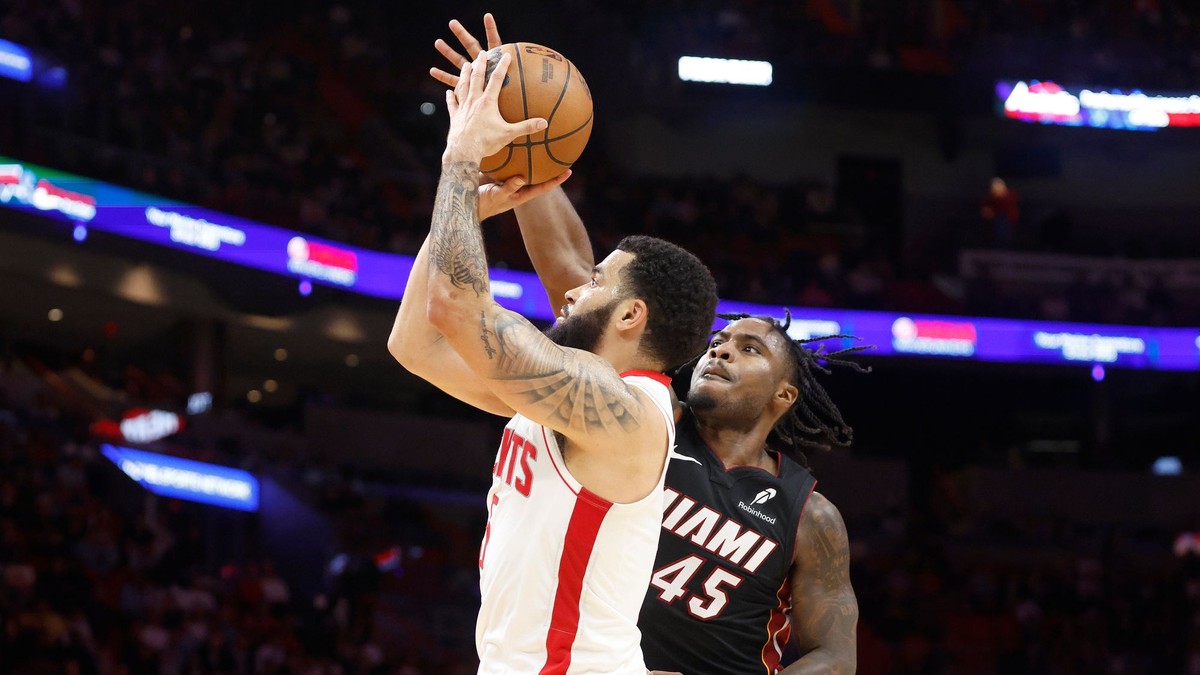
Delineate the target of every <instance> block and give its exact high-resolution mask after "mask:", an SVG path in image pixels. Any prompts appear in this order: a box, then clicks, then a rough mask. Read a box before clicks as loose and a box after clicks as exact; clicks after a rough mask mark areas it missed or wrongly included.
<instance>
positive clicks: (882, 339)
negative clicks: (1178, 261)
mask: <svg viewBox="0 0 1200 675" xmlns="http://www.w3.org/2000/svg"><path fill="white" fill-rule="evenodd" d="M0 206H6V207H9V208H13V209H19V210H22V211H26V212H30V213H36V214H38V215H42V216H45V217H48V218H52V219H55V220H59V221H65V222H68V223H75V224H76V228H77V229H78V228H79V227H89V228H95V229H97V230H102V231H105V232H109V233H112V234H116V235H120V236H123V237H128V238H131V239H137V240H140V241H143V242H148V243H151V244H157V245H160V246H165V247H169V248H173V249H177V250H181V251H188V252H191V253H195V254H197V255H203V256H207V257H210V258H215V259H217V260H224V261H226V262H231V263H234V264H238V265H244V266H246V267H251V268H255V269H259V270H265V271H267V272H273V273H275V274H281V275H284V276H290V277H294V278H299V279H309V280H312V281H314V282H316V283H321V284H325V285H328V286H333V287H337V288H343V289H346V290H348V291H352V292H355V293H361V294H364V295H369V296H373V297H377V298H383V299H387V300H398V299H399V298H400V296H401V295H403V292H404V284H405V282H406V281H407V279H408V275H409V273H410V272H411V271H412V266H413V258H412V256H404V255H395V254H389V253H381V252H378V251H370V250H367V249H361V248H356V247H354V246H349V245H346V244H340V243H335V242H331V241H326V240H323V239H319V238H317V237H311V236H309V235H306V234H301V233H299V232H294V231H291V230H285V229H283V228H279V227H272V226H269V225H263V224H261V223H255V222H253V221H249V220H245V219H242V218H237V217H234V216H230V215H226V214H223V213H218V212H216V211H210V210H207V209H203V208H200V207H198V206H192V205H189V204H183V203H180V202H173V201H169V200H166V199H163V198H161V197H154V196H152V195H147V194H143V193H140V192H134V191H133V190H127V189H125V188H120V187H116V186H113V185H109V184H107V183H103V182H100V181H96V180H91V179H87V178H81V177H79V176H73V175H71V174H67V173H62V172H57V171H53V170H50V169H44V168H42V167H37V166H31V165H29V164H24V163H21V162H19V161H17V160H12V159H7V158H4V157H0ZM489 274H490V275H491V279H492V294H493V295H494V296H495V298H496V301H497V302H499V303H500V304H501V305H503V306H505V307H507V308H508V309H511V310H513V311H516V312H519V313H520V314H522V315H524V316H526V317H528V318H530V319H534V320H539V321H552V320H553V319H554V317H555V310H554V308H553V307H551V306H550V301H549V299H548V298H547V297H546V293H545V291H544V290H543V289H542V286H541V283H540V282H539V281H538V278H537V276H536V275H534V274H532V273H529V272H513V271H511V270H498V269H490V270H489ZM792 310H793V315H794V320H793V322H792V327H791V332H792V335H793V337H819V336H823V335H833V334H836V333H846V334H853V335H857V336H859V337H861V338H862V342H861V343H857V344H869V345H874V346H875V348H876V349H875V350H874V351H873V352H870V353H871V354H873V355H879V356H911V357H933V358H944V359H953V360H965V361H990V362H1000V363H1044V364H1090V365H1095V364H1103V365H1105V366H1109V365H1111V366H1116V367H1121V368H1138V369H1142V368H1144V369H1153V370H1196V371H1200V328H1152V327H1139V326H1105V325H1098V324H1075V323H1062V322H1050V321H1023V320H1014V319H991V318H982V317H959V316H934V315H917V314H897V313H894V312H873V311H861V310H847V309H810V308H792ZM718 311H720V312H723V313H724V312H728V313H739V312H745V313H747V314H756V315H767V316H775V317H781V316H782V315H783V307H782V306H779V305H755V304H750V303H745V302H737V301H731V300H724V301H722V302H721V303H720V304H719V305H718ZM840 344H842V345H843V346H849V345H850V344H851V343H850V342H848V341H847V342H844V343H840ZM835 346H838V345H832V344H831V345H830V347H835Z"/></svg>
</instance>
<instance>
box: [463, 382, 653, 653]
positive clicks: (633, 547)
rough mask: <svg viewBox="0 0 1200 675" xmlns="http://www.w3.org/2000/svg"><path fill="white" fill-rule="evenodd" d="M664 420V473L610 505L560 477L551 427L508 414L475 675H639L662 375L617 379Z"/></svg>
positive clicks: (486, 541) (483, 563)
mask: <svg viewBox="0 0 1200 675" xmlns="http://www.w3.org/2000/svg"><path fill="white" fill-rule="evenodd" d="M621 377H623V378H624V379H625V382H626V383H628V384H630V385H632V386H635V387H638V388H639V389H641V390H642V391H644V392H646V393H647V394H649V396H650V398H651V399H652V400H653V401H654V403H655V405H656V406H657V407H658V408H659V409H660V412H661V414H662V416H663V418H664V420H665V424H666V425H667V445H666V446H665V447H663V448H659V449H657V450H658V451H660V452H661V453H662V454H663V472H662V474H661V475H660V476H659V477H658V485H657V487H655V489H654V490H653V491H651V493H650V494H648V495H646V497H644V498H643V499H641V500H639V501H637V502H633V503H630V504H614V503H612V502H610V501H608V500H606V499H603V498H601V497H598V496H596V495H595V494H592V493H591V492H588V490H587V489H586V488H584V487H583V486H582V485H580V484H579V481H577V480H575V477H574V476H572V475H571V474H570V472H568V471H567V467H566V464H565V463H564V462H563V457H562V452H561V450H560V448H559V447H558V442H557V441H556V440H555V437H554V432H553V431H552V430H550V429H547V428H545V427H543V426H542V425H540V424H537V423H535V422H533V421H531V420H529V419H528V418H526V417H524V416H522V415H517V416H515V417H513V418H512V420H511V421H510V422H509V423H508V426H506V427H505V429H504V438H503V440H502V441H501V443H500V450H499V452H497V454H496V465H495V467H494V470H493V478H492V489H491V491H490V492H489V493H488V525H487V531H486V532H485V534H484V536H483V544H482V546H481V547H480V551H479V568H480V573H479V577H480V579H479V586H480V591H481V592H482V595H483V602H482V605H481V607H480V610H479V622H478V624H477V625H476V628H475V646H476V648H477V649H478V650H479V661H480V666H479V672H480V673H485V674H489V675H491V674H501V673H503V674H504V675H514V674H515V675H551V674H554V675H560V674H569V675H576V674H578V673H597V674H598V673H605V674H606V675H613V674H616V675H625V674H628V675H646V666H645V664H644V663H643V661H642V650H641V633H640V632H639V631H638V628H637V619H638V613H639V612H640V611H641V606H642V599H643V598H644V596H645V594H646V588H647V587H648V586H649V585H650V576H651V574H652V572H653V568H654V556H655V553H656V551H657V549H658V533H659V531H660V530H661V529H662V528H661V523H662V503H663V479H664V477H665V476H666V465H667V458H666V455H667V449H668V448H670V447H672V446H674V444H675V424H674V418H673V415H672V414H671V398H670V392H669V390H668V383H669V382H670V380H669V379H668V378H667V377H666V376H664V375H661V374H659V373H650V372H646V371H630V372H626V373H622V374H621Z"/></svg>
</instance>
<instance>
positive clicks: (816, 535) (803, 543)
mask: <svg viewBox="0 0 1200 675" xmlns="http://www.w3.org/2000/svg"><path fill="white" fill-rule="evenodd" d="M792 608H793V609H792V626H793V627H794V629H795V631H796V638H797V639H798V640H799V642H800V650H801V652H804V656H803V657H801V658H800V659H799V660H797V661H796V662H795V663H793V664H792V665H790V666H788V667H787V668H786V669H784V671H783V672H784V673H785V674H786V675H846V674H850V673H853V672H854V671H855V668H857V667H858V657H857V646H856V639H855V630H856V627H857V625H858V600H857V599H856V598H855V597H854V589H853V588H852V587H851V586H850V542H849V538H848V537H847V535H846V524H845V522H843V521H842V515H841V514H840V513H838V510H837V507H835V506H834V505H833V503H832V502H830V501H829V500H828V499H826V498H825V496H824V495H822V494H821V493H819V492H814V493H812V496H811V497H810V498H809V502H808V506H807V507H806V508H805V509H804V516H803V517H802V518H801V520H800V527H799V529H798V532H797V534H796V561H795V564H794V565H793V567H792Z"/></svg>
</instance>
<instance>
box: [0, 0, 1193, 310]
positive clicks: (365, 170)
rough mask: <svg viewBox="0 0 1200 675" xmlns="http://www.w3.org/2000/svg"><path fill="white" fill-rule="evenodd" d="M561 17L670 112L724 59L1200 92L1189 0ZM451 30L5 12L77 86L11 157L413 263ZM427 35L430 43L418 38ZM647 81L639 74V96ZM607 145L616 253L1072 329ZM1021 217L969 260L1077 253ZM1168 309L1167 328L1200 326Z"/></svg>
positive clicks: (736, 280) (559, 30) (551, 37)
mask: <svg viewBox="0 0 1200 675" xmlns="http://www.w3.org/2000/svg"><path fill="white" fill-rule="evenodd" d="M483 9H497V11H500V9H503V10H504V11H505V12H507V14H505V15H504V16H505V17H506V19H507V20H508V21H510V22H511V23H512V24H513V25H528V26H544V25H546V24H547V23H548V22H546V21H545V20H544V19H540V20H539V18H538V17H537V15H536V13H535V11H534V10H533V9H532V8H529V7H511V8H510V7H508V6H505V7H503V8H492V7H484V6H482V5H480V6H471V7H463V8H461V11H460V14H461V15H462V16H463V18H465V19H469V20H472V21H473V20H474V19H475V17H477V16H478V15H479V14H480V13H481V12H482V10H483ZM560 10H561V11H562V12H564V13H566V12H569V13H570V15H571V16H572V21H570V22H552V25H550V26H547V27H546V28H545V29H544V30H545V37H544V38H541V39H545V40H547V41H550V42H553V43H555V44H557V43H558V41H562V43H569V44H572V49H573V50H574V51H575V52H577V53H579V54H581V56H580V58H581V59H588V60H589V61H590V62H594V63H601V62H614V60H615V63H616V64H617V65H616V66H614V67H613V68H610V69H597V70H596V71H595V72H593V73H592V74H590V75H589V79H591V80H592V81H593V88H596V89H599V88H600V87H602V86H605V84H609V85H612V86H614V87H615V86H622V87H626V88H627V87H629V86H635V87H642V88H643V89H645V90H646V91H651V90H653V91H655V92H658V93H656V94H655V97H658V98H661V97H662V96H660V94H661V93H662V92H668V91H669V90H670V89H671V88H672V87H677V86H678V83H677V82H676V81H675V77H674V74H673V73H671V72H669V69H668V70H664V68H663V67H662V66H661V65H659V66H656V65H654V64H670V63H672V62H673V60H672V58H668V57H671V56H675V55H678V54H680V53H685V52H688V51H691V50H695V49H701V48H703V49H702V51H703V52H704V53H711V54H717V53H719V54H723V55H727V56H735V57H736V56H744V55H758V54H767V55H769V56H770V58H771V59H772V60H773V61H776V62H778V63H781V64H783V65H784V66H786V67H785V68H780V72H781V73H788V72H797V73H817V72H819V73H826V74H827V75H828V74H830V73H832V74H833V75H829V76H831V77H834V78H835V79H840V78H842V75H839V74H838V73H841V72H843V70H844V69H847V68H848V69H859V70H863V69H865V70H874V71H881V72H895V73H899V74H909V75H912V74H922V73H923V74H934V75H945V76H953V75H955V74H970V75H971V76H972V77H983V78H984V79H986V78H988V77H993V76H997V77H998V76H1011V75H1012V74H1014V73H1016V74H1018V75H1020V76H1025V74H1026V73H1039V74H1040V75H1041V76H1053V77H1059V78H1061V79H1064V80H1067V81H1081V82H1111V83H1114V84H1116V85H1120V84H1122V83H1125V82H1136V83H1137V84H1140V85H1145V86H1151V85H1159V86H1163V87H1168V88H1170V87H1176V88H1182V87H1188V86H1193V87H1194V86H1196V85H1197V84H1200V80H1198V79H1197V78H1200V35H1198V32H1200V22H1198V21H1197V19H1198V18H1200V17H1198V16H1197V13H1196V11H1195V8H1194V7H1192V6H1191V5H1190V4H1185V3H1181V2H1177V1H1174V0H1121V1H1118V2H1106V3H1085V2H1067V1H1062V0H1021V1H1015V0H1010V1H1006V2H974V1H971V0H907V1H905V2H869V1H864V0H807V1H806V2H798V3H775V2H758V1H744V2H736V3H735V2H726V1H717V0H711V1H706V2H700V3H696V2H690V1H689V2H683V1H680V0H677V1H673V2H663V3H635V2H629V1H624V0H623V1H621V2H616V3H605V4H604V5H603V6H601V5H600V4H599V3H594V2H587V1H585V0H568V1H567V2H565V3H562V4H560ZM456 11H458V10H456ZM444 13H445V12H444V9H443V8H441V7H436V6H435V7H428V6H420V7H409V8H406V9H405V16H404V18H403V20H401V19H399V18H397V17H394V16H391V15H389V14H388V12H387V11H386V10H385V9H384V8H382V7H379V6H373V5H369V4H366V5H364V4H354V5H352V4H341V3H336V2H323V1H319V0H308V1H306V2H300V3H291V4H289V5H286V6H283V5H280V6H274V5H264V4H261V3H260V4H250V5H247V4H246V3H238V2H232V0H215V1H214V2H209V3H203V4H198V5H188V6H183V7H177V8H173V10H172V11H171V12H163V11H162V10H161V7H159V6H158V5H157V4H156V3H152V2H148V1H146V0H117V1H116V2H95V1H88V0H64V1H63V2H58V3H47V2H41V1H39V0H14V1H13V2H9V3H6V4H5V7H4V9H2V10H0V36H3V37H4V38H5V39H9V40H12V41H14V42H17V43H21V44H25V45H28V46H30V47H32V48H34V49H35V50H39V51H41V52H44V53H47V54H51V55H53V56H54V57H55V58H56V59H59V60H61V62H62V63H63V64H64V65H65V66H66V68H67V70H68V72H69V86H68V87H67V88H66V90H64V91H58V92H55V91H37V90H34V89H26V90H23V94H22V97H23V99H24V100H23V101H22V104H21V105H17V106H13V107H11V108H7V109H6V110H5V111H3V112H0V115H4V116H5V117H4V118H3V119H4V121H5V122H6V123H5V124H0V152H8V153H9V154H14V155H16V156H19V157H21V158H22V159H26V160H28V161H32V162H35V163H44V164H46V165H48V166H52V167H55V168H59V169H64V170H68V171H72V172H76V173H81V174H84V175H90V176H96V177H101V178H103V179H105V180H110V181H112V182H115V183H118V184H123V185H129V186H132V187H135V188H137V189H141V190H144V191H148V192H151V193H155V194H162V195H166V196H168V197H172V198H177V199H181V200H184V201H188V202H192V203H198V204H202V205H205V206H209V207H212V208H215V209H217V210H221V211H225V212H228V213H233V214H237V215H240V216H245V217H249V218H252V219H256V220H260V221H264V222H268V223H273V224H277V225H281V226H285V227H289V228H294V229H299V230H302V231H306V232H310V233H313V234H318V235H322V236H325V237H329V238H332V239H334V240H338V241H345V242H349V243H352V244H355V245H358V246H363V247H367V248H373V249H380V250H388V251H394V252H400V253H413V252H415V250H416V248H417V247H418V246H419V243H420V241H421V239H422V237H423V235H424V233H425V232H426V231H427V227H428V218H429V212H430V208H431V205H432V201H433V198H432V197H433V194H432V192H433V188H434V185H435V180H436V176H435V173H434V171H435V169H436V167H437V165H438V160H437V158H438V156H439V152H440V142H441V136H442V133H443V127H442V125H443V120H442V119H441V113H439V112H437V108H438V106H435V105H432V104H429V105H425V106H423V105H422V104H426V103H428V102H430V101H432V102H437V101H440V100H441V98H440V89H441V86H440V85H438V84H436V83H434V82H433V81H432V80H431V79H429V78H428V77H427V75H426V74H425V67H424V65H422V66H421V67H416V66H414V65H413V64H428V65H434V64H436V63H437V57H436V55H435V54H434V52H433V50H432V49H431V48H430V44H429V43H430V42H431V40H432V38H433V37H435V36H439V35H444V31H443V30H442V28H441V26H443V25H444V23H443V22H444V21H445V19H446V18H447V17H446V16H444ZM413 26H421V27H430V33H429V35H427V36H425V37H421V38H419V39H414V35H413V33H414V29H413ZM502 28H503V26H502ZM660 51H661V52H663V53H661V54H660V53H658V52H660ZM589 54H591V55H590V56H589ZM629 73H636V77H635V80H634V82H633V83H632V85H631V84H630V83H629V82H628V79H629V75H628V74H629ZM611 104H612V105H614V106H620V105H622V102H621V101H620V100H614V101H612V102H611ZM629 104H630V103H629V102H626V103H625V105H629ZM593 145H595V146H596V147H593V148H591V149H590V150H589V152H588V153H587V155H585V158H584V162H583V165H582V166H581V170H580V171H579V173H578V175H577V177H576V178H574V179H573V180H572V185H571V194H572V196H573V198H574V200H575V203H576V204H578V205H579V208H580V210H581V211H582V212H583V213H584V215H585V221H586V222H587V223H588V224H589V227H590V228H592V231H593V238H594V239H595V240H596V245H597V247H598V248H599V249H605V248H606V247H607V246H609V245H610V243H611V241H612V240H614V239H616V238H618V237H619V235H620V234H623V233H628V232H631V231H638V230H641V231H645V232H650V233H656V234H661V235H663V236H666V237H669V238H672V239H675V240H678V241H680V243H683V244H685V245H687V246H689V247H690V248H692V250H694V251H695V252H696V253H697V254H698V255H700V256H701V257H702V258H703V259H704V260H705V261H706V262H708V263H709V264H710V266H712V267H713V269H714V271H715V272H716V274H717V276H718V279H719V281H720V283H721V287H720V290H721V293H722V294H723V296H725V297H730V298H737V299H743V300H749V301H758V302H766V303H772V304H788V305H803V306H813V307H825V306H839V307H855V308H868V309H870V308H886V309H895V310H902V311H929V312H948V313H955V312H961V311H969V310H972V309H975V308H978V307H980V306H981V305H982V306H990V305H996V306H998V307H999V311H1002V312H1004V313H1007V314H1018V315H1022V316H1032V317H1039V316H1047V315H1049V316H1054V315H1055V314H1056V312H1055V311H1053V308H1052V309H1051V311H1049V312H1044V311H1043V309H1042V308H1041V307H1032V308H1030V307H1028V306H1027V303H1024V302H1022V301H1021V300H1020V299H1012V300H1009V299H1006V298H1004V297H1000V298H987V297H979V296H970V295H968V294H967V292H966V291H965V290H964V289H963V288H962V287H961V286H954V285H953V284H939V283H937V279H935V277H936V276H938V275H944V276H951V277H953V276H955V275H956V273H957V270H954V269H952V267H953V265H952V261H953V255H941V256H932V257H931V259H924V260H917V261H914V260H913V259H912V257H911V256H910V257H909V259H905V258H904V255H903V253H902V252H901V250H900V247H899V246H898V244H897V242H898V237H899V225H896V226H895V227H893V228H892V229H893V230H895V231H884V230H886V229H887V228H878V227H871V226H869V225H871V224H864V222H863V219H862V217H861V214H862V212H863V210H864V205H862V204H854V203H846V202H845V200H844V199H841V200H839V199H838V197H837V195H835V189H834V188H833V187H832V186H830V185H828V184H821V183H814V184H794V185H784V186H778V185H767V184H764V183H762V182H761V181H757V180H753V179H750V178H735V179H733V180H723V181H716V180H709V179H703V178H692V179H647V178H645V177H634V176H630V175H627V174H625V173H624V172H622V171H621V170H618V169H616V168H614V167H613V166H612V165H611V164H610V163H609V162H608V161H607V160H606V158H605V157H604V155H603V153H604V148H602V147H600V144H593ZM1001 202H1002V203H998V204H992V205H991V206H988V207H986V208H988V209H990V213H991V215H985V216H984V218H985V220H987V221H988V222H987V225H988V227H989V231H988V233H987V235H986V237H984V238H983V239H984V241H978V240H974V241H972V240H970V238H964V241H962V242H951V243H952V244H959V245H969V244H972V243H983V244H985V245H994V246H1001V247H1018V248H1020V247H1028V248H1034V249H1037V248H1042V247H1051V248H1063V247H1064V246H1066V247H1069V246H1070V245H1071V242H1069V241H1067V242H1061V241H1056V240H1052V241H1042V240H1040V239H1039V238H1038V237H1039V235H1037V234H1031V233H1034V232H1036V231H1038V230H1039V229H1040V228H1041V229H1044V228H1042V225H1044V224H1045V223H1040V222H1039V223H1030V222H1021V220H1020V218H1019V213H1018V212H1016V211H1012V210H1008V207H1009V206H1012V205H1013V203H1015V202H1013V203H1010V202H1007V201H1005V200H1001ZM797 205H802V206H801V207H800V208H797ZM997 206H999V207H1002V208H1001V210H999V211H997V210H996V207H997ZM1027 220H1028V219H1027ZM1059 220H1062V218H1059ZM1057 222H1058V221H1055V222H1051V223H1049V226H1050V229H1054V226H1055V223H1057ZM730 223H735V224H736V227H732V228H731V227H730ZM1034 226H1036V227H1034ZM1059 229H1061V228H1059ZM496 232H497V230H493V234H495V233H496ZM1022 237H1023V238H1024V239H1022ZM492 238H493V239H494V240H495V241H494V242H493V244H494V245H493V246H492V247H491V248H492V254H491V255H492V260H493V262H494V263H495V264H497V265H498V266H503V267H514V268H528V261H527V259H526V258H525V255H524V253H523V251H522V250H521V247H520V246H519V244H514V242H512V241H511V240H512V239H513V238H512V237H495V236H494V237H492ZM1051 239H1053V237H1051ZM1023 242H1024V243H1023ZM1088 252H1095V251H1088ZM971 288H972V289H975V290H978V289H979V288H981V286H979V285H974V286H971ZM1091 292H1092V293H1094V294H1097V295H1101V294H1103V293H1104V292H1105V289H1103V288H1099V287H1096V288H1093V289H1092V291H1091ZM1172 304H1173V303H1172ZM1073 313H1074V314H1078V315H1079V318H1082V319H1090V318H1091V317H1090V316H1089V314H1088V313H1087V312H1084V311H1082V310H1078V311H1075V310H1073ZM1058 314H1061V312H1058ZM1160 314H1161V318H1162V320H1163V321H1164V322H1165V323H1180V322H1183V323H1186V322H1187V321H1188V320H1191V319H1192V317H1190V316H1178V315H1176V314H1173V313H1171V312H1167V313H1165V314H1162V313H1160ZM1156 316H1158V315H1156ZM1117 319H1118V320H1120V321H1136V320H1137V318H1136V317H1134V316H1132V315H1130V316H1120V317H1117Z"/></svg>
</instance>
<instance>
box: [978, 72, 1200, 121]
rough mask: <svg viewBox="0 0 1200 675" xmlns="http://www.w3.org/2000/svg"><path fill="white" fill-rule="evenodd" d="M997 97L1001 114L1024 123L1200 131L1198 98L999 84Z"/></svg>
mask: <svg viewBox="0 0 1200 675" xmlns="http://www.w3.org/2000/svg"><path fill="white" fill-rule="evenodd" d="M996 97H997V99H998V102H999V104H1000V106H1001V114H1003V115H1004V116H1005V117H1008V118H1010V119H1015V120H1021V121H1024V122H1040V123H1042V124H1058V125H1063V126H1070V127H1096V128H1101V129H1134V130H1139V131H1154V130H1157V129H1164V128H1167V127H1195V126H1200V94H1175V93H1147V92H1144V91H1142V90H1140V89H1093V88H1087V87H1064V86H1062V85H1060V84H1058V83H1056V82H1051V81H1039V80H1029V81H1025V80H1021V81H1017V82H1010V81H1002V82H998V83H997V84H996Z"/></svg>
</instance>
